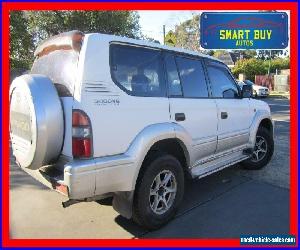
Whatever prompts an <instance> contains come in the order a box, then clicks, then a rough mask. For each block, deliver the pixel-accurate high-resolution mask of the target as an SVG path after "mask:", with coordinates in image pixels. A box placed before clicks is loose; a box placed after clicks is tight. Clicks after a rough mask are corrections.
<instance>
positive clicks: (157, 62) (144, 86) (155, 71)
mask: <svg viewBox="0 0 300 250" xmlns="http://www.w3.org/2000/svg"><path fill="white" fill-rule="evenodd" d="M161 69H162V62H161V53H160V51H158V50H152V49H145V48H137V47H132V46H124V45H112V46H111V73H112V77H113V79H114V80H115V82H116V83H117V84H118V85H119V86H120V87H121V88H122V89H123V90H125V91H127V92H128V93H129V94H132V95H135V96H165V95H166V89H165V84H164V80H163V77H162V72H161Z"/></svg>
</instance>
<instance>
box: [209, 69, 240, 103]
mask: <svg viewBox="0 0 300 250" xmlns="http://www.w3.org/2000/svg"><path fill="white" fill-rule="evenodd" d="M207 71H208V76H209V80H210V83H211V88H212V95H213V96H214V97H222V98H234V97H236V96H238V89H237V86H236V84H235V83H234V81H233V79H232V77H231V76H230V74H229V72H228V70H227V69H225V68H224V69H223V68H220V67H212V66H208V67H207Z"/></svg>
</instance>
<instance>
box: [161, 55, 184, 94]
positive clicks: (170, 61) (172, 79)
mask: <svg viewBox="0 0 300 250" xmlns="http://www.w3.org/2000/svg"><path fill="white" fill-rule="evenodd" d="M165 64H166V70H167V80H168V86H169V95H170V96H182V90H181V84H180V79H179V76H178V71H177V66H176V63H175V59H174V56H173V55H172V54H167V55H166V56H165Z"/></svg>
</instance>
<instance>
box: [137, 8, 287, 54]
mask: <svg viewBox="0 0 300 250" xmlns="http://www.w3.org/2000/svg"><path fill="white" fill-rule="evenodd" d="M235 11H236V10H235ZM278 11H281V10H278ZM212 12H214V11H213V10H212ZM232 12H234V11H232ZM286 12H287V14H288V16H290V13H289V11H286ZM138 13H139V15H140V25H141V31H142V33H143V34H144V35H146V36H148V37H150V38H154V39H155V40H158V41H159V42H160V43H161V44H163V25H165V26H166V33H168V31H170V30H173V31H174V30H175V26H176V25H179V24H180V23H182V22H184V21H186V20H188V19H191V18H192V16H193V15H199V14H201V11H187V10H185V11H172V10H168V11H163V10H155V11H148V10H147V11H145V10H142V11H138ZM289 48H290V43H289V45H288V47H287V50H288V51H289Z"/></svg>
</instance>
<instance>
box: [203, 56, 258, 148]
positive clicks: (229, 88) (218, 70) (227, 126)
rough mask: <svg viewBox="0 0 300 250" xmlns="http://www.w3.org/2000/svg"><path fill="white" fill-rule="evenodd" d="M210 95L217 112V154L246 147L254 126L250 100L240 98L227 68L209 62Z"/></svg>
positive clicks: (214, 62) (207, 63) (207, 66)
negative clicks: (251, 124) (251, 127)
mask: <svg viewBox="0 0 300 250" xmlns="http://www.w3.org/2000/svg"><path fill="white" fill-rule="evenodd" d="M206 68H207V73H208V78H209V82H210V87H211V95H212V97H213V98H214V99H215V100H216V104H217V110H218V133H217V134H218V146H217V152H216V153H220V152H223V151H226V150H231V149H234V148H236V147H243V146H245V145H246V144H247V143H248V140H249V128H250V123H251V117H252V116H251V115H250V106H249V98H240V97H239V90H238V86H237V84H236V83H235V81H234V79H233V77H232V75H231V73H230V71H229V70H228V68H227V67H226V66H225V65H224V64H222V63H219V62H216V61H211V60H206Z"/></svg>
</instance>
